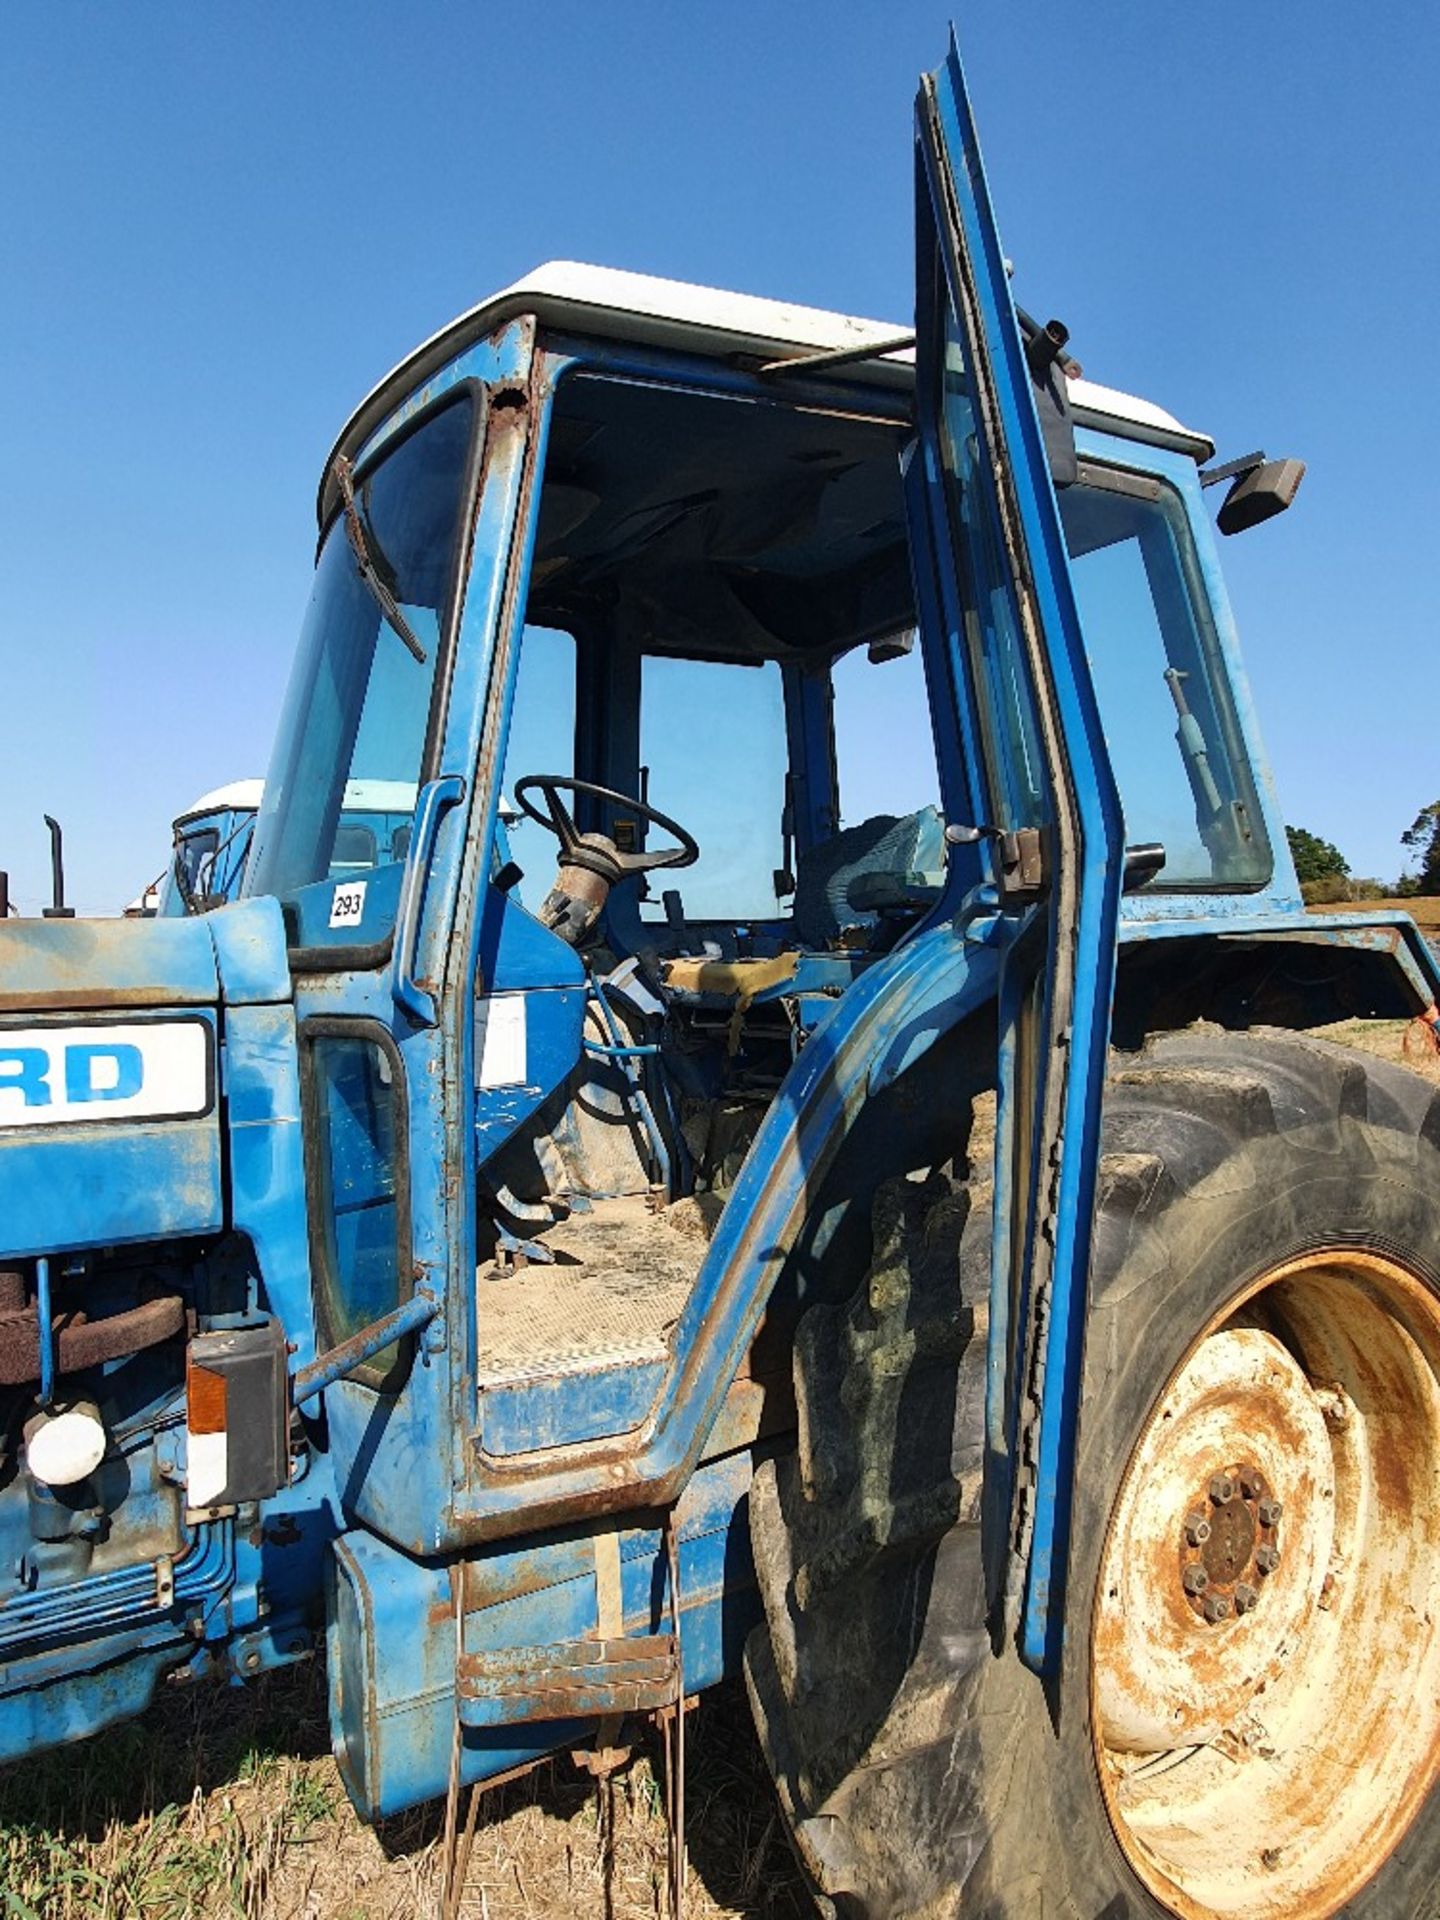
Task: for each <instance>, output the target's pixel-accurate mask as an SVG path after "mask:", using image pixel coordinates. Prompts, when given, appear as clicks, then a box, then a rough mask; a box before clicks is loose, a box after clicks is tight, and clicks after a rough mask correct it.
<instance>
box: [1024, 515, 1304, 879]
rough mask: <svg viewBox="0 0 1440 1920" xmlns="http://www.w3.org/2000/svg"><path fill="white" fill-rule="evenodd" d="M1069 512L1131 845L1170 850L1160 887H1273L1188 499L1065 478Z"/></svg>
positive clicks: (1083, 610) (1083, 616)
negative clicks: (1268, 883) (1198, 560)
mask: <svg viewBox="0 0 1440 1920" xmlns="http://www.w3.org/2000/svg"><path fill="white" fill-rule="evenodd" d="M1122 489H1123V490H1122ZM1060 517H1061V520H1062V521H1063V522H1064V526H1065V538H1066V543H1067V545H1068V547H1069V550H1070V573H1071V578H1072V580H1073V581H1074V583H1075V597H1076V599H1077V600H1078V602H1079V605H1080V623H1081V626H1082V627H1083V629H1084V633H1085V644H1086V650H1087V652H1088V654H1089V658H1090V671H1091V674H1092V675H1093V677H1094V681H1095V692H1096V695H1097V697H1098V699H1099V702H1100V714H1101V718H1102V719H1103V721H1104V723H1105V738H1106V741H1107V743H1108V745H1109V748H1110V761H1111V765H1112V766H1113V767H1114V769H1115V778H1116V782H1117V784H1118V785H1119V788H1120V803H1121V806H1122V807H1123V809H1124V813H1125V838H1126V840H1127V842H1128V843H1129V844H1130V845H1132V846H1133V845H1135V844H1137V843H1139V842H1142V841H1158V842H1159V843H1160V844H1161V845H1162V846H1163V847H1164V849H1165V864H1164V866H1163V867H1162V868H1161V869H1160V872H1159V875H1158V877H1157V879H1156V880H1155V881H1153V882H1152V883H1151V884H1152V885H1153V886H1156V887H1159V888H1165V887H1189V888H1204V887H1211V886H1225V887H1230V886H1252V887H1253V886H1261V885H1263V884H1264V882H1265V881H1266V880H1267V879H1268V878H1269V874H1270V853H1269V848H1268V846H1267V845H1266V843H1265V837H1264V832H1263V829H1262V828H1261V827H1260V824H1259V820H1260V813H1259V808H1258V806H1257V805H1256V804H1255V801H1254V795H1253V793H1252V790H1251V787H1250V779H1249V762H1248V759H1247V756H1246V754H1245V751H1244V748H1243V745H1242V743H1241V741H1240V737H1239V730H1238V728H1237V726H1236V724H1235V719H1234V714H1233V712H1232V711H1231V708H1230V703H1229V700H1228V697H1227V694H1226V680H1225V675H1224V669H1223V665H1222V662H1221V659H1220V648H1219V641H1218V638H1217V636H1216V633H1215V627H1214V622H1213V620H1212V618H1211V615H1210V609H1209V603H1208V601H1207V600H1206V598H1205V595H1204V591H1203V587H1202V585H1201V582H1200V575H1199V568H1198V566H1197V564H1196V560H1195V553H1194V544H1193V541H1192V539H1191V535H1190V527H1189V523H1188V521H1187V519H1186V516H1185V507H1184V502H1183V501H1182V500H1181V498H1180V496H1179V494H1178V493H1177V492H1176V491H1175V489H1174V488H1173V487H1169V486H1166V485H1164V484H1163V483H1161V482H1159V481H1154V482H1147V481H1145V480H1141V479H1138V478H1137V480H1136V481H1135V482H1134V483H1133V486H1132V484H1128V483H1127V482H1126V480H1125V479H1124V478H1123V477H1117V480H1116V482H1115V484H1114V485H1113V486H1092V485H1080V486H1074V487H1067V488H1066V489H1065V490H1064V491H1063V492H1062V493H1061V495H1060Z"/></svg>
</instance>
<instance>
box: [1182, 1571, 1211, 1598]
mask: <svg viewBox="0 0 1440 1920" xmlns="http://www.w3.org/2000/svg"><path fill="white" fill-rule="evenodd" d="M1180 1584H1181V1586H1182V1587H1184V1589H1185V1591H1186V1593H1188V1594H1190V1595H1191V1597H1192V1598H1195V1599H1198V1598H1199V1596H1200V1595H1201V1594H1202V1593H1203V1592H1204V1591H1205V1589H1206V1587H1208V1586H1209V1584H1210V1576H1209V1574H1208V1573H1207V1572H1206V1571H1205V1569H1204V1567H1186V1569H1185V1571H1184V1573H1182V1574H1181V1576H1180Z"/></svg>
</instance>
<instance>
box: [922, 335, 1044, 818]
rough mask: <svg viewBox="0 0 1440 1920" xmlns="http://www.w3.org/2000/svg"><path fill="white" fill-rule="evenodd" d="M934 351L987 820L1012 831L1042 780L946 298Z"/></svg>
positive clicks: (1037, 800)
mask: <svg viewBox="0 0 1440 1920" xmlns="http://www.w3.org/2000/svg"><path fill="white" fill-rule="evenodd" d="M942 350H943V355H944V360H943V374H942V383H943V391H942V396H941V406H940V420H939V427H940V440H941V453H942V459H943V462H944V467H945V478H946V483H947V484H946V494H947V498H948V503H949V509H950V522H951V532H952V538H953V539H954V542H955V545H956V548H957V549H958V556H957V557H958V560H959V565H958V566H957V569H956V575H957V579H958V581H959V584H960V587H961V590H962V592H963V594H964V613H965V628H966V642H967V646H968V650H969V655H970V667H971V672H972V673H973V674H974V676H975V679H976V682H977V689H978V693H979V710H980V725H981V728H982V730H983V732H984V735H985V748H986V761H987V764H988V767H989V769H990V777H991V787H992V804H993V808H994V816H995V823H996V825H998V826H1002V827H1005V828H1008V829H1011V830H1015V829H1018V828H1020V827H1038V826H1040V825H1041V824H1043V822H1044V820H1045V817H1046V802H1045V782H1044V775H1043V773H1042V770H1041V761H1040V753H1039V748H1038V745H1037V742H1036V727H1035V714H1034V709H1033V707H1032V705H1031V700H1030V695H1029V691H1028V686H1027V682H1026V677H1025V670H1024V664H1023V658H1022V654H1021V650H1020V636H1019V632H1018V629H1017V624H1016V619H1017V616H1016V612H1015V600H1014V586H1013V582H1012V579H1011V575H1010V572H1009V569H1008V568H1007V566H1006V565H1005V562H1004V558H1003V549H1002V544H1001V539H1000V531H999V528H998V527H997V525H996V522H995V511H994V508H993V505H992V503H991V498H990V483H989V475H988V471H987V469H986V467H985V464H984V460H985V456H984V454H983V452H982V448H981V442H980V433H979V427H978V424H977V421H976V416H975V397H974V392H973V389H972V385H971V382H970V379H969V377H968V375H967V373H966V371H965V355H964V348H963V346H962V344H961V338H960V329H959V322H958V320H957V318H956V314H955V309H954V306H953V305H952V304H951V302H950V301H949V300H948V299H947V300H946V303H945V317H944V336H943V342H942Z"/></svg>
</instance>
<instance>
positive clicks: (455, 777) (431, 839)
mask: <svg viewBox="0 0 1440 1920" xmlns="http://www.w3.org/2000/svg"><path fill="white" fill-rule="evenodd" d="M464 798H465V782H464V781H463V780H462V779H461V777H460V775H459V774H458V773H447V774H444V775H442V776H441V778H440V779H438V780H427V781H426V782H425V785H424V786H423V787H422V788H421V789H420V794H419V798H418V799H417V801H416V803H415V829H414V832H413V833H412V834H411V836H410V847H409V852H408V855H407V858H406V861H405V879H404V883H403V885H402V886H401V889H400V913H399V918H398V922H397V925H396V928H395V961H394V969H393V972H392V975H391V980H390V991H391V992H392V994H393V995H394V997H395V1004H396V1006H397V1007H400V1008H402V1009H403V1011H404V1012H406V1013H408V1014H409V1016H410V1018H411V1019H412V1020H413V1021H415V1022H416V1024H417V1025H419V1026H422V1027H433V1026H434V1025H435V1023H436V1019H437V1017H438V1016H437V1015H436V1012H435V996H434V994H433V993H432V992H431V991H430V990H429V988H428V987H422V986H421V984H420V982H419V981H418V980H417V979H416V978H415V947H416V943H417V941H418V939H419V935H420V909H421V908H422V907H423V906H424V904H425V883H426V881H427V880H428V879H429V878H430V857H431V855H432V854H433V853H434V851H435V835H436V833H437V832H438V831H439V827H440V822H441V820H442V819H443V817H444V816H445V815H446V814H447V813H448V812H449V811H450V809H451V807H456V806H459V804H460V802H461V801H462V800H463V799H464Z"/></svg>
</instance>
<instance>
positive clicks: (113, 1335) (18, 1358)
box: [0, 1294, 185, 1387]
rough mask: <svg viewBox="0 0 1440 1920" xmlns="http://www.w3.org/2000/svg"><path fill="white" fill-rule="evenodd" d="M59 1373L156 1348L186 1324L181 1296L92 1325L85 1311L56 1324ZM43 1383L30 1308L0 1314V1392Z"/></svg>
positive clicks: (145, 1304) (60, 1317)
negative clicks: (30, 1382)
mask: <svg viewBox="0 0 1440 1920" xmlns="http://www.w3.org/2000/svg"><path fill="white" fill-rule="evenodd" d="M52 1324H53V1327H54V1338H55V1346H56V1355H57V1363H58V1366H59V1370H60V1372H61V1373H78V1372H80V1371H81V1370H82V1369H83V1368H85V1367H98V1366H100V1365H102V1364H103V1363H104V1362H105V1361H107V1360H119V1359H121V1358H122V1357H123V1356H124V1355H125V1354H129V1353H139V1352H141V1351H142V1350H143V1349H144V1348H146V1347H154V1346H158V1345H159V1343H160V1342H161V1341H162V1340H168V1339H169V1338H170V1337H171V1335H172V1334H176V1333H179V1331H180V1329H181V1328H182V1327H183V1326H184V1324H185V1303H184V1301H183V1300H181V1298H180V1296H179V1295H178V1294H163V1295H161V1296H160V1297H159V1298H158V1299H155V1300H142V1301H141V1303H140V1305H139V1306H138V1307H128V1308H126V1309H125V1310H124V1311H123V1312H121V1313H112V1314H110V1315H109V1316H108V1317H107V1318H105V1319H103V1320H91V1319H89V1318H88V1317H87V1316H86V1313H85V1310H84V1308H83V1307H78V1308H75V1309H74V1310H73V1311H71V1312H68V1313H57V1314H56V1315H55V1316H54V1319H53V1322H52ZM39 1378H40V1321H39V1316H38V1314H37V1313H36V1310H35V1306H34V1304H33V1303H31V1304H30V1305H29V1306H24V1307H21V1308H19V1309H18V1310H16V1311H13V1312H10V1311H4V1312H0V1386H5V1387H18V1386H23V1385H25V1384H26V1383H27V1382H29V1381H31V1380H38V1379H39Z"/></svg>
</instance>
